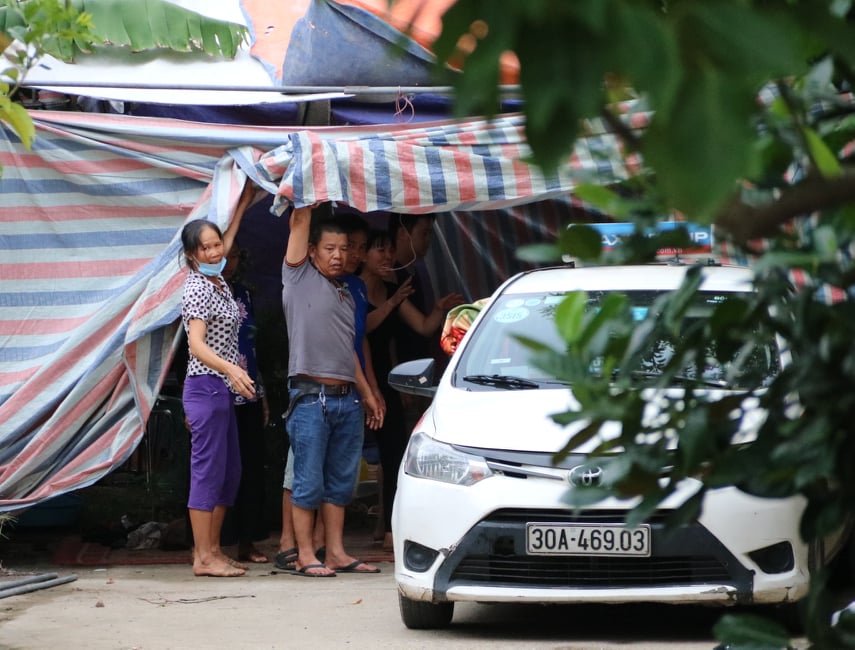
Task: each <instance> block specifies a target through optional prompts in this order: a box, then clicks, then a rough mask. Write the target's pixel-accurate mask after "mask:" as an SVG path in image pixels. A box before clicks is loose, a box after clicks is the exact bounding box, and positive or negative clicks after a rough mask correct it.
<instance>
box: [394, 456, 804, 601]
mask: <svg viewBox="0 0 855 650" xmlns="http://www.w3.org/2000/svg"><path fill="white" fill-rule="evenodd" d="M697 488H698V484H697V483H696V482H694V481H686V482H684V484H683V485H681V488H680V490H678V492H677V494H675V495H673V496H672V497H671V498H670V499H669V500H668V501H666V502H664V503H663V507H662V510H661V511H660V512H659V513H657V514H656V515H655V516H654V517H653V518H651V520H650V522H649V523H650V526H651V556H650V557H589V556H581V557H580V556H557V557H556V556H535V555H528V554H527V553H526V523H527V522H533V521H536V522H554V523H569V522H574V523H598V524H603V523H606V524H608V523H611V524H619V523H621V522H622V521H623V518H624V516H625V514H626V512H627V510H628V508H629V507H631V504H630V503H628V502H622V501H618V500H607V501H604V502H602V503H600V504H598V505H597V507H596V508H595V509H589V510H585V511H582V512H580V513H576V512H574V511H573V510H571V509H569V508H567V506H566V505H564V504H563V501H562V497H564V496H566V491H567V489H568V488H567V486H566V485H565V484H561V483H560V482H557V481H553V480H539V479H533V478H528V479H519V478H515V477H509V476H501V475H499V476H492V477H490V478H487V479H485V480H483V481H481V482H479V483H477V484H475V485H473V486H470V487H461V486H456V485H449V484H445V483H440V482H437V481H429V480H425V479H419V478H413V477H411V476H409V475H406V474H405V473H403V472H402V473H401V475H400V478H399V484H398V493H397V496H396V501H395V508H394V512H393V531H394V539H395V558H396V559H395V578H396V581H397V583H398V588H399V590H400V591H401V593H402V594H403V595H404V596H406V597H407V598H410V599H413V600H424V601H432V602H443V601H479V602H525V601H528V602H541V603H572V602H599V603H630V602H640V601H645V602H664V603H701V604H703V603H706V604H716V605H733V604H737V603H784V602H791V601H795V600H798V599H799V598H801V597H802V596H804V595H805V594H806V593H807V588H808V580H809V572H808V569H807V563H808V548H807V546H806V545H805V544H804V543H802V542H801V541H800V539H799V536H798V529H799V519H800V517H801V513H802V511H803V508H804V502H803V500H802V499H801V498H790V499H760V498H756V497H752V496H749V495H747V494H745V493H743V492H741V491H739V490H737V489H735V488H723V489H719V490H713V491H710V492H709V493H708V494H707V496H706V498H705V501H704V508H703V514H702V516H701V517H700V519H699V521H698V522H697V523H696V524H694V525H691V526H685V527H681V528H679V529H676V530H666V525H665V520H666V519H667V513H668V511H669V510H670V509H673V508H675V507H677V506H678V505H679V504H681V503H682V502H684V501H685V499H687V498H688V497H689V496H691V495H692V494H693V493H695V491H696V490H697ZM497 504H500V505H497Z"/></svg>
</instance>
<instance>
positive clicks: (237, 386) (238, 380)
mask: <svg viewBox="0 0 855 650" xmlns="http://www.w3.org/2000/svg"><path fill="white" fill-rule="evenodd" d="M226 376H227V377H228V378H229V384H231V387H232V390H234V391H235V392H237V393H238V394H239V395H243V396H244V397H246V398H247V399H252V398H253V397H255V383H254V382H253V381H252V379H250V377H249V375H248V374H247V372H246V370H244V369H243V368H241V367H240V366H236V365H235V364H231V365H230V366H229V369H228V371H227V373H226Z"/></svg>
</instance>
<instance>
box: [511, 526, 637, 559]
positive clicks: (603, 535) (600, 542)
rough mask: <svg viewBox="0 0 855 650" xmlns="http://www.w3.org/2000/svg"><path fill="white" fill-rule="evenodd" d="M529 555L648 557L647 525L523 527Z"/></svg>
mask: <svg viewBox="0 0 855 650" xmlns="http://www.w3.org/2000/svg"><path fill="white" fill-rule="evenodd" d="M526 551H527V552H528V554H529V555H617V556H632V557H649V556H650V526H649V525H647V524H642V525H641V526H638V527H637V528H627V527H626V526H620V525H599V526H596V525H591V524H547V523H527V524H526Z"/></svg>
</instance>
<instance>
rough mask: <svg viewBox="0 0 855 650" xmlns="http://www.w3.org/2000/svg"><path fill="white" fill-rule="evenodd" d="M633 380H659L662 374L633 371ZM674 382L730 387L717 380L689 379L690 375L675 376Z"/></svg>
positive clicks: (724, 382)
mask: <svg viewBox="0 0 855 650" xmlns="http://www.w3.org/2000/svg"><path fill="white" fill-rule="evenodd" d="M632 376H633V378H641V379H657V378H658V377H661V376H662V373H661V372H652V371H649V370H633V371H632ZM671 379H672V380H673V382H674V383H675V384H677V385H678V386H687V385H689V384H694V385H696V386H708V387H709V388H728V387H729V385H728V383H727V382H726V381H722V380H717V379H704V378H702V377H689V376H688V375H674V376H673V377H671Z"/></svg>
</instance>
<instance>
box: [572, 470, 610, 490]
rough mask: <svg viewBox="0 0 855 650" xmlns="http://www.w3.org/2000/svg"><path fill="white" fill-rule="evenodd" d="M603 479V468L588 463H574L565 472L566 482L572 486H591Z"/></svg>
mask: <svg viewBox="0 0 855 650" xmlns="http://www.w3.org/2000/svg"><path fill="white" fill-rule="evenodd" d="M602 480H603V468H602V467H596V466H590V465H576V467H574V468H573V469H571V470H570V471H569V472H567V482H568V483H569V484H570V485H572V486H573V487H591V486H594V485H599V484H600V481H602Z"/></svg>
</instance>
